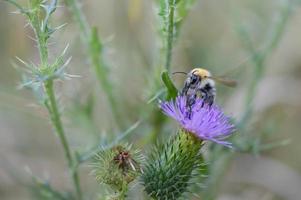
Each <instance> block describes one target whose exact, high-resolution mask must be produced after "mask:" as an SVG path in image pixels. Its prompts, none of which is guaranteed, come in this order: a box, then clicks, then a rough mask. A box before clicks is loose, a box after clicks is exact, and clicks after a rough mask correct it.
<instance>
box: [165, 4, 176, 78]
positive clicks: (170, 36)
mask: <svg viewBox="0 0 301 200" xmlns="http://www.w3.org/2000/svg"><path fill="white" fill-rule="evenodd" d="M167 9H168V22H167V38H166V55H165V56H166V57H165V69H166V70H167V71H168V72H169V71H170V64H171V59H172V48H173V41H174V29H175V27H174V15H175V0H168V5H167Z"/></svg>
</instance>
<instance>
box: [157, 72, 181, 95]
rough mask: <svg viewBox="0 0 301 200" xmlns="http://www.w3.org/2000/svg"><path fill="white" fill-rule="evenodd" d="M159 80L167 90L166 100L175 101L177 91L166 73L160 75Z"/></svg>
mask: <svg viewBox="0 0 301 200" xmlns="http://www.w3.org/2000/svg"><path fill="white" fill-rule="evenodd" d="M161 78H162V81H163V83H164V84H165V86H166V88H167V96H166V100H170V99H175V98H176V97H177V95H178V90H177V88H176V87H175V85H174V84H173V82H172V80H171V79H170V77H169V75H168V72H167V71H164V72H163V73H162V74H161Z"/></svg>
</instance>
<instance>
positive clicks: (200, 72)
mask: <svg viewBox="0 0 301 200" xmlns="http://www.w3.org/2000/svg"><path fill="white" fill-rule="evenodd" d="M190 73H191V76H193V75H194V76H197V77H199V79H200V80H205V79H207V78H209V77H210V76H211V74H210V72H209V71H208V70H206V69H202V68H194V69H193V70H191V72H190Z"/></svg>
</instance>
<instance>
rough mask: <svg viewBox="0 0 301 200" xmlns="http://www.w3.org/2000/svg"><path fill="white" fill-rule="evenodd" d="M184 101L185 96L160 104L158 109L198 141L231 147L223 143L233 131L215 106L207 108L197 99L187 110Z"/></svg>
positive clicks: (226, 119) (232, 127)
mask: <svg viewBox="0 0 301 200" xmlns="http://www.w3.org/2000/svg"><path fill="white" fill-rule="evenodd" d="M186 99H187V98H186V96H178V97H177V98H176V100H175V101H173V100H172V101H166V102H161V103H160V108H161V109H162V110H163V112H164V113H165V114H166V115H168V116H169V117H172V118H174V119H175V120H176V121H177V122H178V123H179V124H180V125H181V127H182V128H183V129H185V130H186V131H188V132H191V133H193V134H194V135H196V136H197V137H199V138H200V139H202V140H210V141H213V142H216V143H218V144H222V145H224V146H227V147H231V143H230V142H227V141H225V139H226V137H227V136H229V135H230V134H232V133H233V132H234V130H235V128H234V125H233V124H231V123H230V118H229V117H227V116H226V115H225V114H224V113H223V111H222V110H221V109H220V108H219V107H218V106H217V105H215V104H213V105H212V106H209V105H207V104H206V103H204V101H203V99H201V98H197V99H196V102H195V103H194V104H193V105H192V106H191V107H190V108H189V107H188V106H187V105H186Z"/></svg>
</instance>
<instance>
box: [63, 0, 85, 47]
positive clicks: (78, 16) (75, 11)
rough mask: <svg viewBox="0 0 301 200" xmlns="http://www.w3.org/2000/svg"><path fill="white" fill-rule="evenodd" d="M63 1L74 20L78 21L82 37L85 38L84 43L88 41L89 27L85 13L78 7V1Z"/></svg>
mask: <svg viewBox="0 0 301 200" xmlns="http://www.w3.org/2000/svg"><path fill="white" fill-rule="evenodd" d="M65 3H66V5H67V6H68V7H69V8H70V10H71V12H72V15H73V18H74V21H75V22H77V23H78V26H79V29H80V31H81V35H82V39H83V40H85V43H88V41H89V40H88V38H89V37H90V27H89V24H88V22H87V20H86V17H85V15H84V14H83V13H82V11H81V9H80V5H79V2H78V1H77V0H65Z"/></svg>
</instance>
